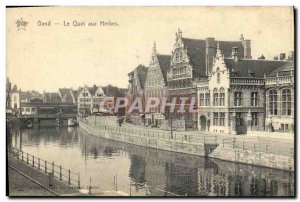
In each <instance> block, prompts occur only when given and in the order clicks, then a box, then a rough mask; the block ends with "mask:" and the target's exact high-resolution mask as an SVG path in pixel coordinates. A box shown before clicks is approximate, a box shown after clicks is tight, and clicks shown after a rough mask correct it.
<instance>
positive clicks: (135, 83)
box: [125, 65, 148, 125]
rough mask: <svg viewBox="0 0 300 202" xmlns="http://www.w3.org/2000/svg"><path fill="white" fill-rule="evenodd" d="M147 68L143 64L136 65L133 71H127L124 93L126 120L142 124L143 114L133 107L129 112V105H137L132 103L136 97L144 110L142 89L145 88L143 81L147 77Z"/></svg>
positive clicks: (143, 120) (143, 122)
mask: <svg viewBox="0 0 300 202" xmlns="http://www.w3.org/2000/svg"><path fill="white" fill-rule="evenodd" d="M147 72H148V68H147V67H145V66H144V65H139V66H137V67H136V68H135V69H134V70H133V71H131V72H129V73H128V77H129V78H128V79H129V80H128V82H129V85H128V91H127V94H126V98H127V100H128V104H127V105H126V107H125V116H126V119H127V121H129V122H131V123H133V124H137V125H144V124H145V114H143V113H142V114H141V113H140V112H139V110H137V109H134V110H132V111H131V112H129V109H130V106H132V104H133V105H135V106H136V105H137V103H134V101H135V100H138V99H136V98H139V99H140V100H141V102H142V103H141V104H142V106H143V111H145V107H144V106H145V105H144V101H145V97H144V90H145V81H146V77H147Z"/></svg>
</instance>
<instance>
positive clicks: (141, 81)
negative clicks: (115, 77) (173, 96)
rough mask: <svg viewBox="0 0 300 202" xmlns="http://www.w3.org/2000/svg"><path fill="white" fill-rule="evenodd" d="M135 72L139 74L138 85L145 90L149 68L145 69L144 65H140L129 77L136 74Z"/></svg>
mask: <svg viewBox="0 0 300 202" xmlns="http://www.w3.org/2000/svg"><path fill="white" fill-rule="evenodd" d="M134 72H136V74H137V78H136V79H137V80H138V83H139V85H140V87H141V88H142V89H144V87H145V82H146V77H147V72H148V68H147V67H145V66H144V65H141V64H140V65H139V66H137V67H136V68H135V69H134V70H133V71H131V72H130V73H129V74H128V75H130V74H134Z"/></svg>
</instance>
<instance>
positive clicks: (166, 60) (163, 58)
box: [157, 54, 171, 82]
mask: <svg viewBox="0 0 300 202" xmlns="http://www.w3.org/2000/svg"><path fill="white" fill-rule="evenodd" d="M157 59H158V63H159V66H160V68H161V71H162V74H163V77H164V80H165V82H167V72H168V70H169V68H170V63H171V56H170V55H160V54H157Z"/></svg>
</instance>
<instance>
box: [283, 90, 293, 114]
mask: <svg viewBox="0 0 300 202" xmlns="http://www.w3.org/2000/svg"><path fill="white" fill-rule="evenodd" d="M291 107H292V103H291V90H290V89H283V90H282V115H287V116H290V115H291V114H292V110H291Z"/></svg>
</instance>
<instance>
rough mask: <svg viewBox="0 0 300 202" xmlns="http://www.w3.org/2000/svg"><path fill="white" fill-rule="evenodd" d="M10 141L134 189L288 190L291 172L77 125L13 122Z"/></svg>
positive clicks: (85, 174)
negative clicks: (130, 140) (121, 138)
mask: <svg viewBox="0 0 300 202" xmlns="http://www.w3.org/2000/svg"><path fill="white" fill-rule="evenodd" d="M9 132H10V134H11V136H10V137H9V138H8V145H9V146H10V145H12V146H14V147H20V148H22V149H23V150H24V151H26V152H29V153H32V154H34V155H37V156H39V157H41V158H44V159H45V158H46V159H49V160H50V161H54V162H59V163H61V164H62V165H63V166H66V167H69V168H70V169H71V170H75V171H78V172H80V174H81V176H82V185H84V186H87V185H88V183H89V178H90V177H91V178H92V179H93V183H94V184H95V185H97V186H98V187H99V188H98V190H95V191H104V190H112V189H114V185H113V178H114V176H115V175H118V187H119V190H122V191H123V192H126V193H129V185H130V184H132V187H131V189H132V190H131V191H132V194H133V195H145V194H149V195H155V196H165V195H168V194H166V193H164V192H162V191H161V190H166V191H168V192H172V193H176V194H179V195H188V196H191V195H195V196H196V195H197V196H291V195H294V173H291V172H287V171H281V170H275V169H269V168H262V167H256V166H249V165H244V164H235V163H230V162H224V161H220V160H216V159H207V158H202V157H196V156H192V155H185V154H179V153H174V152H166V151H160V150H156V149H150V148H145V147H140V146H135V145H130V144H125V143H120V142H115V141H111V140H106V139H102V138H98V137H95V136H92V135H89V134H86V133H84V132H82V131H81V130H79V129H78V128H67V127H44V126H43V127H38V128H35V129H25V128H20V127H12V128H11V129H9Z"/></svg>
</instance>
